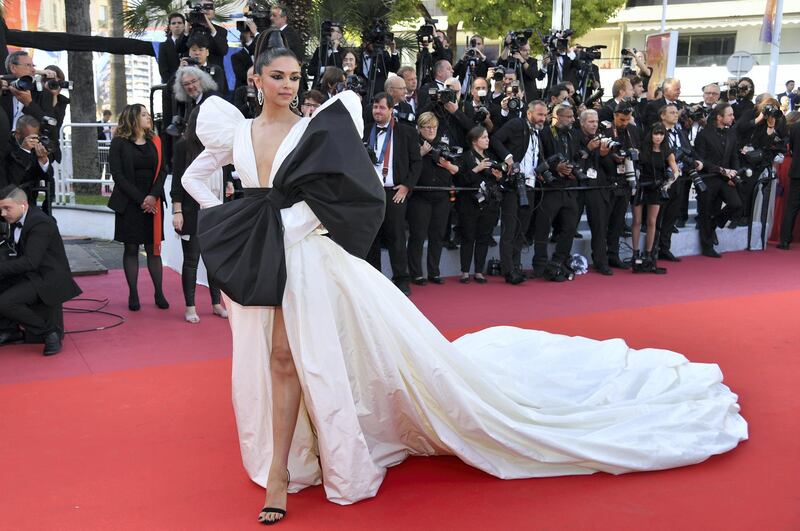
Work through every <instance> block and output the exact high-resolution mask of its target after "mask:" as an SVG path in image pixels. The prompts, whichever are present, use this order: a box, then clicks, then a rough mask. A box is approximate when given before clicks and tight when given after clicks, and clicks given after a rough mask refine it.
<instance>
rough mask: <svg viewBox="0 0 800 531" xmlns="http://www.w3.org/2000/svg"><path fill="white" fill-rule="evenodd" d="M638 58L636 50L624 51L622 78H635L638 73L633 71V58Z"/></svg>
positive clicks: (628, 49) (624, 49) (626, 49)
mask: <svg viewBox="0 0 800 531" xmlns="http://www.w3.org/2000/svg"><path fill="white" fill-rule="evenodd" d="M635 56H636V48H623V49H622V77H633V76H635V75H636V71H635V70H634V69H633V58H634V57H635Z"/></svg>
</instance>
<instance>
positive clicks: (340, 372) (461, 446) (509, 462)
mask: <svg viewBox="0 0 800 531" xmlns="http://www.w3.org/2000/svg"><path fill="white" fill-rule="evenodd" d="M336 101H341V102H342V103H343V104H344V105H345V106H346V107H347V109H348V111H349V113H350V115H351V116H352V119H353V121H354V123H355V124H356V129H358V132H359V133H361V131H362V129H363V124H362V119H361V104H360V100H359V99H358V97H357V96H356V95H355V94H353V93H351V92H345V93H342V94H340V95H339V96H338V97H337V98H334V99H333V100H331V101H328V102H326V104H325V105H323V107H321V108H320V109H319V111H318V114H317V115H315V116H318V115H319V113H321V112H324V111H325V108H326V107H327V106H330V105H332V104H333V103H334V102H336ZM313 119H314V118H311V119H308V118H303V119H301V120H300V121H299V122H297V124H296V125H295V126H294V127H293V128H292V129H291V131H290V132H289V134H288V135H287V136H286V138H285V139H284V140H283V142H282V144H281V145H280V147H279V149H278V151H277V154H276V157H275V162H274V164H273V168H272V174H271V175H270V181H269V182H270V183H272V180H273V179H274V176H275V173H276V171H277V169H278V167H279V166H280V165H281V161H283V160H284V159H285V158H286V157H287V156H288V155H289V154H290V153H291V152H292V150H293V149H294V147H295V146H296V145H297V143H298V141H299V140H300V138H301V137H302V135H303V133H304V131H305V130H306V128H307V127H308V125H309V123H310V121H311V120H313ZM250 124H251V121H250V120H245V119H244V118H243V117H242V116H241V114H240V113H239V111H238V110H237V109H236V108H235V107H233V106H232V105H230V104H228V103H227V102H225V101H224V100H222V99H221V98H217V97H212V98H210V99H208V100H207V101H206V102H204V103H203V105H202V107H201V111H200V114H199V117H198V121H197V133H198V136H199V137H200V139H201V140H202V141H203V144H204V145H205V147H206V149H205V151H204V152H203V153H202V154H201V155H200V156H199V157H198V158H197V159H196V160H195V161H194V162H193V163H192V164H191V166H190V167H189V168H188V169H187V170H186V173H185V174H184V176H183V186H184V188H185V189H186V191H187V192H189V193H190V194H191V195H192V196H193V197H194V198H195V199H196V200H197V201H198V203H199V204H200V205H201V207H203V208H207V207H212V206H215V205H218V204H219V199H218V198H217V197H216V196H215V195H214V194H213V193H212V192H211V191H210V190H209V177H210V175H212V173H213V171H214V170H215V169H217V168H219V167H220V166H223V165H225V164H230V163H233V164H234V165H235V167H236V170H237V171H238V173H239V176H240V178H241V181H242V185H243V186H244V187H245V188H247V187H258V186H259V179H258V175H257V171H256V163H255V157H254V154H253V144H252V140H251V126H250ZM336 134H341V133H340V132H339V131H337V132H336ZM353 135H354V136H355V133H353ZM353 146H354V147H353V149H361V139H360V138H353ZM351 155H352V154H349V153H341V156H342V157H348V156H351ZM376 179H377V177H376ZM280 217H281V219H282V222H283V231H284V232H283V244H284V249H285V263H286V271H287V278H286V286H285V291H284V294H283V302H282V308H283V312H284V318H285V322H286V332H287V334H288V338H289V343H290V346H291V350H292V355H293V357H294V362H295V365H296V367H297V372H298V375H299V380H300V385H301V388H302V393H303V398H302V401H301V406H300V414H299V416H298V421H297V428H296V431H295V434H294V438H293V440H292V446H291V452H290V456H289V470H290V472H291V484H290V492H296V491H298V490H300V489H302V488H304V487H307V486H310V485H316V484H319V483H323V485H324V488H325V493H326V495H327V497H328V499H329V500H330V501H333V502H335V503H339V504H350V503H354V502H357V501H359V500H362V499H365V498H369V497H372V496H375V494H376V493H377V491H378V488H379V487H380V484H381V482H382V480H383V477H384V475H385V473H386V468H387V467H389V466H392V465H396V464H398V463H400V462H402V461H403V460H404V459H405V458H406V457H407V456H408V455H456V456H458V457H459V458H460V459H462V460H463V461H464V462H466V463H468V464H470V465H472V466H474V467H477V468H479V469H481V470H483V471H485V472H487V473H489V474H492V475H494V476H496V477H498V478H504V479H512V478H532V477H542V476H557V475H565V474H591V473H594V472H598V471H603V472H608V473H612V474H620V473H624V472H634V471H644V470H660V469H666V468H672V467H678V466H684V465H690V464H694V463H699V462H701V461H703V460H705V459H707V458H708V457H709V456H711V455H715V454H719V453H722V452H726V451H728V450H731V449H732V448H734V447H735V446H736V445H737V444H738V443H739V441H742V440H745V439H747V423H746V421H745V420H744V418H742V416H741V415H740V414H739V405H738V404H737V396H736V395H735V394H734V393H733V392H731V390H730V389H729V388H728V387H726V386H725V385H724V384H723V383H722V372H721V371H720V369H719V367H718V366H717V365H716V364H702V363H690V362H689V361H688V360H687V359H686V358H685V357H684V356H682V355H680V354H677V353H674V352H669V351H666V350H660V349H643V350H633V349H630V348H628V346H627V345H626V344H625V342H624V341H622V340H620V339H614V340H609V341H596V340H592V339H587V338H582V337H567V336H561V335H555V334H549V333H546V332H540V331H534V330H523V329H518V328H512V327H495V328H489V329H486V330H483V331H480V332H477V333H474V334H469V335H466V336H464V337H462V338H460V339H458V340H456V341H455V342H452V343H451V342H449V341H448V340H447V339H445V338H444V337H443V336H442V335H441V334H440V333H439V331H438V330H437V329H436V328H435V327H434V326H433V325H432V324H431V323H430V322H429V321H428V320H427V319H426V318H425V316H424V315H422V313H421V312H420V311H419V310H418V309H417V308H416V307H415V306H414V305H413V304H412V303H411V302H410V301H409V300H408V299H407V298H406V297H405V296H404V295H403V294H402V293H401V292H400V291H399V290H398V289H397V288H396V287H395V286H394V284H392V282H391V281H389V280H388V279H387V278H385V277H384V276H383V275H382V274H381V273H380V272H378V271H376V270H375V269H374V268H372V267H371V266H370V265H369V264H368V263H367V262H365V261H363V260H361V259H359V258H357V257H355V256H353V255H351V254H349V253H348V252H346V251H345V250H344V249H343V248H342V247H340V246H339V245H337V244H336V243H335V242H334V241H332V239H331V238H328V237H326V236H325V234H324V233H325V231H324V229H321V228H320V221H319V219H318V217H317V216H316V215H315V213H314V211H313V210H312V209H311V208H310V207H309V206H308V204H306V202H304V201H301V202H299V203H296V204H294V205H293V206H292V207H291V208H286V209H282V210H280ZM226 304H227V306H228V309H229V320H230V325H231V332H232V336H233V375H232V379H233V382H232V383H233V405H234V409H235V414H236V423H237V428H238V433H239V442H240V447H241V453H242V460H243V462H244V466H245V469H246V470H247V473H248V474H249V475H250V477H251V478H252V479H253V481H255V482H256V483H258V484H260V485H262V486H263V485H265V484H266V479H267V473H268V467H269V464H270V461H271V451H272V448H271V443H272V442H271V439H272V435H271V434H272V426H271V415H270V407H271V398H270V375H269V358H268V353H269V350H270V345H269V343H270V338H271V328H272V318H273V310H272V309H271V308H270V307H264V306H261V307H259V306H241V305H239V304H236V303H235V302H233V301H231V300H230V299H227V300H226Z"/></svg>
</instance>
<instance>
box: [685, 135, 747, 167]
mask: <svg viewBox="0 0 800 531" xmlns="http://www.w3.org/2000/svg"><path fill="white" fill-rule="evenodd" d="M719 131H720V130H719V129H717V128H716V127H713V126H706V127H705V128H703V130H702V131H700V133H699V134H698V135H697V139H696V140H695V141H694V148H695V150H696V151H697V156H698V157H699V158H700V160H702V161H703V165H704V168H705V170H706V171H707V172H708V173H718V172H719V170H720V168H727V169H734V170H738V169H739V151H738V149H737V146H738V143H737V141H736V132H735V131H734V130H733V129H731V128H728V129H723V130H721V131H722V132H721V133H720V132H719ZM723 139H724V140H725V143H724V145H723V142H722V141H723Z"/></svg>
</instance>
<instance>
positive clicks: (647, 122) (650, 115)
mask: <svg viewBox="0 0 800 531" xmlns="http://www.w3.org/2000/svg"><path fill="white" fill-rule="evenodd" d="M666 104H667V99H666V98H664V97H661V98H658V99H657V100H652V101H648V102H647V106H646V107H645V108H644V117H643V119H642V120H641V123H639V125H640V126H641V128H642V132H647V131H649V130H650V128H651V127H652V126H653V124H654V123H656V122H660V121H661V117H660V116H659V115H658V111H660V110H661V107H663V106H664V105H666ZM675 104H676V105H677V107H678V110H679V111H680V110H681V109H683V108H684V106H685V105H686V104H685V103H684V102H682V101H680V100H678V101H676V102H675Z"/></svg>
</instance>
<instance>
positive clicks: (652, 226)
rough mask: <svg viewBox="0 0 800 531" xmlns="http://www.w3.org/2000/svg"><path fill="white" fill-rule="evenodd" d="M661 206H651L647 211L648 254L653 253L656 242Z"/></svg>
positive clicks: (646, 247)
mask: <svg viewBox="0 0 800 531" xmlns="http://www.w3.org/2000/svg"><path fill="white" fill-rule="evenodd" d="M660 208H661V206H660V205H650V208H648V209H647V236H645V249H647V252H648V253H649V252H652V251H653V244H655V242H656V225H657V224H658V211H659V209H660Z"/></svg>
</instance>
